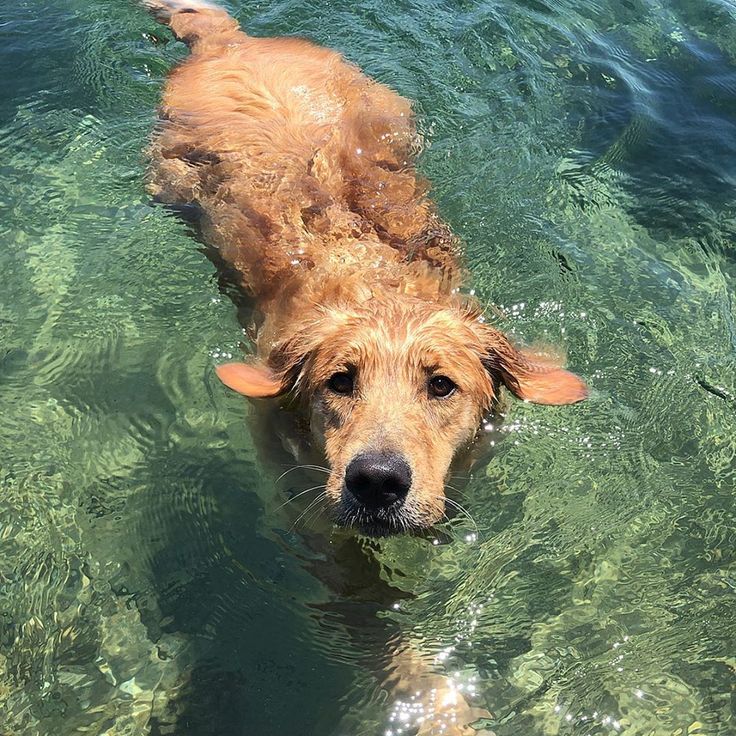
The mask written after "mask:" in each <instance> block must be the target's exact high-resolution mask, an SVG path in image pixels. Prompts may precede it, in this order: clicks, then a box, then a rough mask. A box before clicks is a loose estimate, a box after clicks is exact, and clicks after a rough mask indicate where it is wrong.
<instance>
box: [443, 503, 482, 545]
mask: <svg viewBox="0 0 736 736" xmlns="http://www.w3.org/2000/svg"><path fill="white" fill-rule="evenodd" d="M445 502H446V503H449V504H450V505H451V506H453V507H454V508H456V509H457V510H458V511H459V512H460V513H461V514H464V515H465V516H466V518H467V519H468V521H470V523H471V524H472V525H473V526H474V527H475V533H476V535H477V536H480V529H479V527H478V522H477V521H476V520H475V519H474V518H473V515H472V514H471V513H470V511H468V510H467V509H466V508H465V507H464V506H463V505H462V504H460V503H458V502H457V501H455V500H454V499H452V498H445Z"/></svg>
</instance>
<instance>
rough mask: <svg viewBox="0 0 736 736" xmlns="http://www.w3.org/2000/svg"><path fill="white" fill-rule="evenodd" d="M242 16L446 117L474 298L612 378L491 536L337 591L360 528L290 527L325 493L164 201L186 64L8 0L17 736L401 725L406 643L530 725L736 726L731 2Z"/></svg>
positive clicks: (524, 467)
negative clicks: (250, 380)
mask: <svg viewBox="0 0 736 736" xmlns="http://www.w3.org/2000/svg"><path fill="white" fill-rule="evenodd" d="M233 7H234V9H235V11H236V14H237V16H238V18H239V19H240V20H241V22H242V23H243V24H244V25H245V27H246V28H248V29H249V30H250V31H251V32H252V33H254V34H257V35H266V34H279V33H298V34H303V35H306V36H309V37H311V38H314V39H315V40H317V41H319V42H321V43H324V44H327V45H330V46H333V47H336V48H339V49H342V50H343V51H344V52H345V53H346V54H347V55H348V56H349V58H351V59H353V60H355V61H356V62H357V63H359V64H360V65H361V66H362V67H363V68H365V69H366V70H367V71H368V72H369V73H371V74H372V75H374V76H376V77H377V78H379V79H381V80H382V81H385V82H387V83H389V84H391V85H392V86H394V87H395V88H397V89H398V90H399V91H400V92H402V93H403V94H405V95H406V96H408V97H411V98H413V99H414V100H416V101H417V111H418V114H419V117H420V121H421V127H422V129H423V131H424V132H425V133H426V136H427V141H428V145H427V149H426V151H425V153H424V155H423V159H422V167H423V170H424V171H425V172H426V174H427V175H428V177H429V178H430V179H431V180H432V181H433V182H434V192H435V198H436V199H437V201H438V203H439V205H440V208H441V210H442V212H443V214H444V216H445V218H446V219H448V220H449V222H450V223H451V224H452V225H453V227H454V228H455V230H456V231H457V232H458V234H459V235H461V236H462V238H463V240H464V242H465V244H466V248H467V253H468V260H469V264H470V266H471V270H472V274H473V277H474V284H475V288H476V289H477V291H478V293H479V294H481V295H482V297H483V298H484V299H485V300H487V301H488V302H489V303H492V304H494V305H496V307H497V309H498V310H500V312H503V313H505V317H504V318H503V320H502V321H501V324H503V326H504V327H505V329H507V330H511V331H513V332H515V333H516V334H517V335H518V336H519V337H520V338H523V339H525V340H528V341H533V340H547V341H550V342H554V343H559V344H562V345H564V346H565V348H566V350H567V352H568V354H569V356H570V362H571V365H572V366H573V368H574V369H575V370H577V371H579V372H581V373H582V374H584V375H586V376H587V377H589V379H590V383H591V385H592V387H593V389H594V391H593V396H592V398H591V400H590V401H588V402H587V403H585V404H583V405H581V406H576V407H567V408H559V409H546V408H543V407H534V406H527V405H522V404H519V403H516V404H513V405H512V407H511V411H510V415H509V416H508V417H507V418H506V421H505V424H504V425H503V429H502V431H501V432H500V433H499V437H498V441H497V442H496V446H495V448H494V454H493V457H492V459H491V461H490V462H489V463H487V464H486V465H483V466H481V467H480V468H479V469H477V470H476V471H474V473H473V477H472V478H471V479H470V480H469V482H468V484H467V486H466V487H465V489H464V490H463V493H462V494H461V496H458V498H461V499H462V501H463V503H464V505H465V506H466V507H467V508H468V509H469V511H470V512H471V513H472V515H473V517H474V518H475V520H476V522H477V524H478V526H479V527H480V534H479V539H478V540H477V541H470V542H468V541H466V540H465V536H466V534H467V533H468V532H469V531H472V530H473V529H472V525H467V524H465V525H464V523H463V521H462V519H458V521H457V522H456V523H455V524H454V525H453V526H452V527H451V528H450V529H449V530H447V540H446V541H447V543H445V544H441V545H439V546H434V545H433V544H432V543H431V540H419V539H394V540H389V541H385V542H381V543H380V544H375V545H374V546H375V548H376V549H375V550H374V551H373V552H372V556H371V557H369V558H366V559H369V560H370V559H372V560H373V563H372V566H373V567H374V568H376V569H375V570H371V569H366V570H365V578H364V579H361V578H360V577H355V574H354V570H353V571H352V572H351V573H350V575H351V576H352V577H350V576H348V579H347V580H337V581H336V582H335V584H332V585H329V586H327V585H325V584H324V583H323V582H321V581H322V580H323V579H324V578H325V572H324V571H325V568H327V569H328V570H335V571H336V572H335V575H334V577H335V578H336V579H337V578H339V571H340V570H343V569H351V570H352V568H350V567H349V566H347V564H346V563H345V562H344V558H346V557H349V556H350V555H351V550H350V549H349V548H350V546H351V544H350V541H349V540H345V539H343V538H341V537H339V536H338V537H335V538H334V539H333V544H332V546H331V547H332V552H331V553H330V554H327V555H324V556H322V557H320V555H319V554H317V553H315V552H313V551H312V549H313V548H314V547H313V545H311V544H309V543H308V542H309V539H310V537H314V536H317V535H319V534H323V533H324V532H323V531H322V530H321V529H320V528H318V527H317V526H314V525H311V524H309V523H301V524H300V525H298V526H297V528H296V531H290V527H291V524H292V522H293V517H288V518H287V517H286V516H284V514H283V513H280V512H278V511H276V510H275V509H276V507H277V506H278V505H279V504H280V503H283V501H285V500H286V499H287V498H288V496H289V493H294V492H297V491H299V490H301V489H303V488H307V487H309V479H307V478H297V477H295V476H296V474H291V475H290V476H287V477H286V478H285V479H283V480H282V481H280V482H278V483H276V482H275V478H276V477H277V476H276V474H274V473H273V472H272V471H271V470H270V469H269V468H268V467H266V466H264V464H263V462H262V460H260V459H259V455H257V453H256V450H255V448H254V442H253V439H252V438H253V436H254V435H256V436H257V434H258V431H257V424H256V423H255V421H256V417H254V416H253V411H252V410H251V409H248V407H247V406H246V405H245V404H244V403H243V402H242V401H240V400H239V399H238V398H237V397H234V396H232V395H230V394H228V393H226V392H225V391H224V390H223V389H222V388H221V387H220V385H219V384H218V382H217V381H216V379H215V378H214V375H213V371H212V368H213V365H214V364H215V363H216V362H217V361H218V360H219V359H220V356H221V355H222V354H223V353H233V354H235V353H237V352H238V350H239V343H240V342H241V340H242V333H241V331H240V327H239V324H238V321H237V315H236V308H235V307H234V306H233V304H232V302H231V301H230V300H229V299H228V298H227V296H225V295H223V293H222V291H221V289H220V288H219V286H218V280H217V278H216V275H215V272H214V268H213V266H212V265H211V264H210V263H209V261H207V259H206V258H205V257H204V255H203V254H202V253H201V252H200V251H199V246H198V244H197V243H196V241H195V239H193V237H192V233H191V232H190V230H189V229H188V227H187V226H186V224H184V223H182V222H181V221H179V220H177V219H176V218H175V217H173V216H171V215H170V214H169V213H167V212H165V211H164V210H162V209H158V208H154V207H151V206H150V204H149V201H148V198H147V196H146V194H145V190H144V178H145V158H144V156H143V154H142V150H143V148H144V146H145V142H146V139H147V136H148V135H149V132H150V130H151V128H152V125H153V123H154V119H155V114H154V110H155V106H156V103H157V99H158V94H159V91H160V88H161V85H162V81H163V78H164V76H165V74H166V71H167V70H168V69H169V68H170V67H171V66H172V65H173V64H174V63H175V62H176V60H177V59H179V58H181V57H182V56H183V47H182V46H181V45H180V44H176V43H174V42H172V41H171V40H170V38H169V36H168V34H167V32H166V31H165V30H164V29H161V28H159V27H158V26H156V25H155V24H154V23H153V22H152V21H150V20H149V19H148V18H147V17H146V15H145V13H143V12H141V11H139V10H138V9H137V8H136V7H135V6H134V5H133V4H129V3H127V2H123V1H122V0H121V1H120V2H114V3H110V2H107V1H106V2H101V1H99V2H96V1H94V0H93V1H91V2H90V1H89V0H84V2H82V0H67V1H65V2H61V1H58V2H57V1H56V0H55V1H54V2H44V3H41V2H28V3H23V4H21V5H17V4H16V5H15V6H13V7H12V8H6V9H4V10H3V11H2V17H1V18H0V21H1V23H0V34H2V46H1V48H2V52H1V53H0V85H1V92H2V93H1V94H0V145H1V146H2V151H3V155H2V159H1V163H0V166H2V175H1V176H0V203H1V210H0V212H1V214H0V233H1V235H2V241H1V243H2V244H1V246H0V273H1V274H2V276H3V279H2V289H1V290H0V449H1V453H0V489H1V491H2V495H1V496H0V733H3V734H5V733H7V734H54V735H55V736H56V735H61V734H67V733H69V734H71V733H78V732H81V731H84V732H86V733H92V734H110V735H112V734H116V735H117V734H144V733H151V734H170V733H174V734H212V733H218V734H223V735H226V734H264V735H265V734H283V733H300V734H301V733H314V734H317V733H319V734H335V736H344V735H345V734H350V735H351V736H357V735H359V734H361V735H362V734H366V736H367V735H369V734H378V733H383V732H384V731H385V729H386V728H387V727H388V717H389V713H390V711H391V708H392V703H391V699H390V697H389V696H387V695H386V693H385V692H383V691H382V689H381V686H380V681H379V679H377V677H376V676H375V674H374V673H375V672H376V671H377V670H378V669H379V668H380V665H381V662H382V660H383V659H384V658H385V653H386V652H387V651H390V650H391V648H392V647H393V646H395V642H396V641H397V640H398V639H399V638H401V639H402V640H405V641H406V640H410V641H412V642H414V645H415V646H416V647H417V648H418V649H419V650H421V651H422V652H423V654H424V655H425V656H427V657H428V658H432V657H433V656H435V655H437V654H442V653H443V652H446V653H447V654H446V656H445V655H442V659H443V662H444V664H443V665H442V666H443V667H444V668H445V669H446V671H447V672H460V673H462V676H463V677H468V678H471V677H474V678H476V679H475V685H476V691H477V694H476V697H475V702H477V703H478V704H480V705H483V706H484V707H485V708H487V709H488V710H489V711H491V713H492V714H493V718H492V719H491V720H490V722H489V723H488V724H487V725H488V726H489V728H492V729H493V731H495V732H496V733H497V734H499V735H501V734H503V735H508V736H512V735H513V736H517V735H518V734H530V735H537V734H564V735H567V734H570V735H573V734H575V735H577V734H580V735H581V736H582V735H584V734H596V735H597V734H613V733H625V734H632V735H633V734H642V735H643V734H657V735H659V734H675V733H680V734H686V733H688V734H703V735H708V736H711V735H713V734H732V733H734V732H735V731H736V726H735V724H734V720H733V716H732V710H733V701H732V698H733V686H734V669H735V668H736V658H735V657H734V646H733V645H734V640H736V613H735V612H734V611H735V610H736V609H735V604H736V574H735V567H734V549H736V519H735V518H734V517H735V513H734V503H733V494H734V480H735V473H734V467H735V465H734V462H735V458H734V456H735V455H736V326H735V325H734V320H735V319H736V313H735V308H734V277H736V246H735V245H734V238H735V235H736V207H735V206H734V197H733V186H734V178H735V176H736V65H735V63H736V59H735V58H734V57H735V56H736V13H734V10H733V8H732V6H730V5H729V4H727V3H722V2H704V1H703V0H698V1H697V2H691V1H689V2H684V1H682V2H670V3H666V4H659V3H641V2H625V3H624V2H620V3H613V2H608V3H586V4H582V3H573V2H554V3H553V2H541V1H540V0H529V1H528V2H519V3H512V2H508V1H505V2H495V3H492V2H456V3H440V2H430V1H429V0H426V1H424V2H417V3H411V4H410V3H405V2H398V1H396V2H394V1H391V2H386V1H385V2H380V3H379V2H374V1H371V2H368V1H366V2H363V3H358V4H355V5H353V6H352V8H351V9H345V6H343V4H338V3H329V2H312V3H309V4H304V3H296V2H274V3H262V4H259V5H255V4H250V3H243V4H237V5H235V6H233ZM247 414H250V415H251V418H250V420H247V419H246V415H247ZM317 482H318V481H317ZM327 533H329V531H328V532H327ZM355 544H356V545H357V543H355ZM354 546H355V545H354ZM333 558H335V559H333ZM366 564H368V563H366ZM330 566H332V567H330ZM318 568H320V569H321V571H320V572H319V574H316V573H315V571H316V570H317V569H318ZM394 603H398V604H399V605H398V609H397V608H396V607H395V606H394ZM448 648H451V649H448Z"/></svg>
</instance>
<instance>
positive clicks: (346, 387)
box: [327, 372, 353, 396]
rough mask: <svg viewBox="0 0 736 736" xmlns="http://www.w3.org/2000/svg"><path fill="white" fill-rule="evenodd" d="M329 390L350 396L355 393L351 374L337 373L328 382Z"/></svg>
mask: <svg viewBox="0 0 736 736" xmlns="http://www.w3.org/2000/svg"><path fill="white" fill-rule="evenodd" d="M327 388H329V389H330V391H334V392H335V393H336V394H342V395H343V396H349V395H350V394H351V393H353V377H352V376H351V375H350V374H349V373H345V372H342V373H335V374H333V375H332V376H331V377H330V380H329V381H327Z"/></svg>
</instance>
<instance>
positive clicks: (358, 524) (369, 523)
mask: <svg viewBox="0 0 736 736" xmlns="http://www.w3.org/2000/svg"><path fill="white" fill-rule="evenodd" d="M335 522H336V523H337V524H338V525H339V526H342V527H346V528H350V529H355V530H356V531H358V532H360V533H361V534H365V535H367V536H370V537H389V536H393V535H396V534H412V533H418V532H421V531H425V530H426V529H428V528H429V526H430V525H429V524H426V523H422V522H421V521H420V520H419V519H417V518H416V517H415V516H414V515H413V514H412V513H411V510H410V509H409V508H407V505H406V504H404V503H403V502H401V501H397V502H394V503H392V504H389V505H384V506H379V507H371V506H366V505H364V504H361V503H358V502H356V501H355V499H354V498H352V497H351V496H350V494H347V493H344V492H343V494H342V498H341V500H340V505H339V507H338V509H337V513H336V514H335Z"/></svg>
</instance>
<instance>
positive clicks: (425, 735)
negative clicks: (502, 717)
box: [386, 678, 494, 736]
mask: <svg viewBox="0 0 736 736" xmlns="http://www.w3.org/2000/svg"><path fill="white" fill-rule="evenodd" d="M433 684H435V685H436V686H435V687H432V688H431V689H428V690H425V691H423V692H422V691H419V692H416V693H415V694H414V695H413V696H411V697H410V698H409V699H407V700H399V701H396V703H395V705H394V710H393V713H392V716H391V721H392V723H398V724H401V727H402V729H401V730H402V732H406V731H405V730H404V729H408V730H410V732H411V733H416V736H494V734H493V732H492V731H489V730H487V729H481V730H476V729H475V728H473V727H472V725H471V724H473V723H475V722H476V721H479V720H480V719H486V718H491V717H492V715H491V713H489V712H488V711H487V710H485V709H484V708H477V707H475V706H473V705H471V704H470V703H469V702H468V701H467V700H466V699H465V696H464V695H463V693H462V692H460V690H459V689H458V688H457V687H456V686H455V683H454V682H453V681H452V680H449V679H445V678H443V679H442V681H441V682H437V683H433ZM412 728H416V729H417V730H416V731H413V730H411V729H412ZM386 733H387V734H388V733H393V729H391V728H389V729H388V730H387V731H386ZM397 733H398V731H397Z"/></svg>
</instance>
